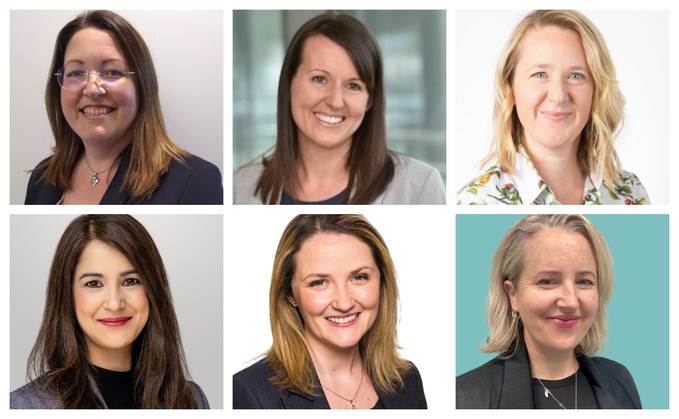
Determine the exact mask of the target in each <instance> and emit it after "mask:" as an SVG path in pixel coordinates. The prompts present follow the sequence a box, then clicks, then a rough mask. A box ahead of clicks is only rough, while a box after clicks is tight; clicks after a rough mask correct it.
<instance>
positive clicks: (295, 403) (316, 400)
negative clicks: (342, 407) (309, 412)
mask: <svg viewBox="0 0 679 419" xmlns="http://www.w3.org/2000/svg"><path fill="white" fill-rule="evenodd" d="M281 399H282V400H283V405H284V406H285V408H286V409H330V405H329V404H328V400H327V399H326V398H325V395H324V394H323V392H321V394H320V395H319V396H318V397H311V396H309V395H306V394H304V393H302V392H301V391H299V390H297V389H294V388H291V389H287V390H286V391H285V392H283V395H282V396H281Z"/></svg>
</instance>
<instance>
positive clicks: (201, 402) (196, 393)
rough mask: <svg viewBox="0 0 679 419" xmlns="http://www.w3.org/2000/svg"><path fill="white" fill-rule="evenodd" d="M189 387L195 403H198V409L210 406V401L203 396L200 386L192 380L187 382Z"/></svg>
mask: <svg viewBox="0 0 679 419" xmlns="http://www.w3.org/2000/svg"><path fill="white" fill-rule="evenodd" d="M188 385H189V388H190V389H191V393H193V398H194V399H195V400H196V403H197V404H198V408H199V409H209V408H210V403H208V401H207V397H205V393H203V389H202V388H200V386H199V385H198V384H196V383H194V382H193V381H189V382H188Z"/></svg>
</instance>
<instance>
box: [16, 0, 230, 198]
mask: <svg viewBox="0 0 679 419" xmlns="http://www.w3.org/2000/svg"><path fill="white" fill-rule="evenodd" d="M54 5H56V3H55V4H54ZM91 6H92V7H97V6H96V5H91ZM78 13H80V11H73V10H50V11H45V10H12V11H10V13H9V22H10V39H9V41H10V44H9V46H10V54H9V70H10V74H11V75H12V76H11V77H10V78H9V81H10V86H9V87H10V108H9V109H10V155H11V159H10V203H11V204H23V203H24V198H25V196H26V186H27V184H28V176H29V175H28V173H27V172H26V170H30V169H33V168H34V167H35V166H36V165H37V164H38V163H39V162H40V161H41V160H42V159H44V158H45V157H47V156H49V155H51V154H52V153H51V149H50V147H51V146H53V145H54V138H53V136H52V130H51V129H50V126H49V122H48V120H47V112H46V110H45V100H44V95H45V85H46V83H47V77H48V71H49V68H50V63H51V61H52V52H53V50H54V42H55V41H56V38H57V34H58V33H59V31H60V30H61V28H62V27H63V26H64V25H65V24H66V23H68V22H69V21H70V20H71V19H73V18H74V17H75V16H76V15H77V14H78ZM116 13H119V14H120V15H121V16H123V17H124V18H125V19H127V20H128V21H129V22H130V23H131V24H132V26H134V28H135V29H136V30H137V31H138V32H139V33H140V34H141V36H142V37H143V38H144V41H146V44H147V45H148V47H149V49H150V50H151V55H152V56H153V62H154V65H155V68H156V73H157V75H158V83H159V86H160V102H161V106H162V109H163V116H164V119H165V126H166V128H167V131H168V133H169V134H170V138H172V140H173V141H174V142H176V143H177V144H178V145H179V146H180V147H182V148H184V149H185V150H187V151H188V152H190V153H192V154H195V155H197V156H200V157H202V158H204V159H206V160H208V161H210V162H212V163H214V164H215V165H217V167H219V170H220V171H221V172H222V175H223V174H224V164H223V152H224V151H223V150H224V145H223V133H224V127H223V118H224V107H223V106H224V104H223V90H224V89H223V86H224V72H223V67H224V64H223V57H224V39H223V12H222V11H221V10H218V11H206V10H183V11H170V10H154V11H144V10H134V11H116Z"/></svg>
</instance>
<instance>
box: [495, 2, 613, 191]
mask: <svg viewBox="0 0 679 419" xmlns="http://www.w3.org/2000/svg"><path fill="white" fill-rule="evenodd" d="M545 26H556V27H558V28H562V29H568V30H572V31H573V32H575V33H577V34H578V35H579V36H580V39H581V40H582V46H583V48H584V50H585V57H586V59H587V65H588V66H589V69H590V71H591V73H592V77H593V79H594V80H593V81H594V96H593V97H592V109H591V114H590V117H589V120H588V121H587V124H585V127H584V128H583V130H582V134H581V137H580V145H579V147H578V156H577V157H578V163H579V165H580V168H581V169H582V171H583V172H584V173H588V174H595V175H600V176H602V177H603V179H604V180H606V181H607V182H610V183H612V184H616V183H618V181H619V180H618V178H619V177H618V174H617V170H616V169H617V168H619V167H620V159H619V158H618V154H617V153H616V151H615V148H614V147H613V141H614V140H615V137H617V135H618V133H619V132H620V129H621V128H622V125H623V120H624V113H623V109H624V107H625V98H624V96H623V95H622V93H621V92H620V89H619V88H618V81H617V79H616V75H615V67H614V66H613V60H612V59H611V55H610V53H609V52H608V47H607V46H606V42H605V41H604V38H603V36H602V35H601V33H600V32H599V30H598V29H597V28H596V27H595V26H594V24H593V23H592V22H591V21H590V20H589V19H587V18H586V17H585V16H584V15H583V14H581V13H580V12H577V11H575V10H535V11H533V12H531V13H530V14H528V15H527V16H526V17H524V18H523V20H521V22H519V24H518V25H517V26H516V28H515V29H514V32H512V35H511V36H510V37H509V41H508V42H507V44H506V45H505V47H504V50H503V52H502V54H501V55H500V60H499V61H498V65H497V70H496V72H495V105H494V108H493V140H492V145H491V149H490V153H489V154H488V156H487V157H486V158H485V159H484V160H483V162H482V165H487V164H490V163H491V162H495V161H497V162H498V164H499V166H500V170H501V171H503V172H506V173H510V174H515V170H514V166H515V164H516V153H517V152H518V149H519V148H520V147H521V146H522V145H523V141H524V130H523V126H522V125H521V122H520V121H519V117H518V115H517V113H516V106H515V98H514V92H513V90H512V82H513V78H514V70H515V69H516V65H517V63H518V61H519V57H520V52H521V51H520V46H521V40H522V39H523V38H524V36H526V34H527V33H528V31H530V30H532V29H540V28H543V27H545Z"/></svg>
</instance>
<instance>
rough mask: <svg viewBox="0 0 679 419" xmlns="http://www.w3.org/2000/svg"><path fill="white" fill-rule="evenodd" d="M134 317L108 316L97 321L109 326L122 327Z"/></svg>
mask: <svg viewBox="0 0 679 419" xmlns="http://www.w3.org/2000/svg"><path fill="white" fill-rule="evenodd" d="M131 318H132V317H107V318H105V319H97V321H98V322H99V323H101V324H103V325H104V326H107V327H121V326H125V323H127V322H128V321H130V319H131Z"/></svg>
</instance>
